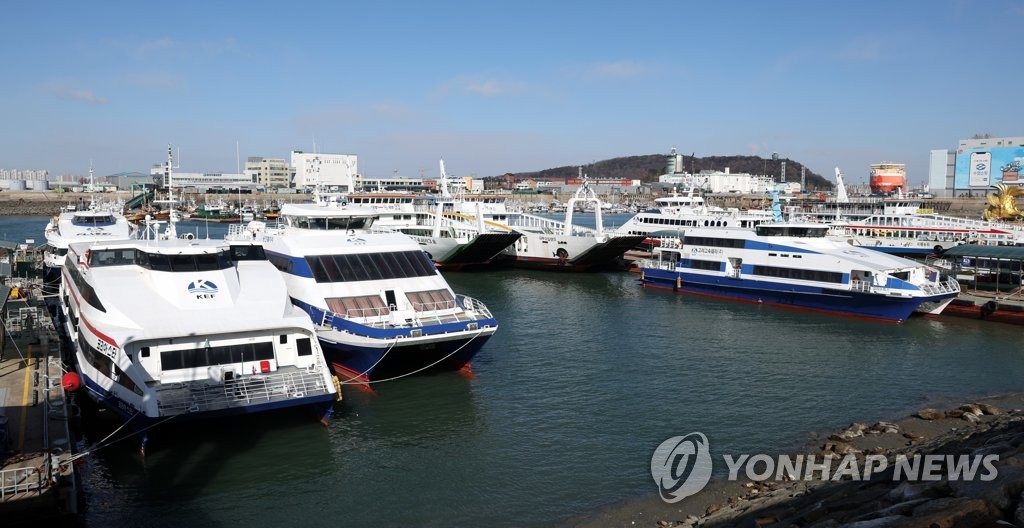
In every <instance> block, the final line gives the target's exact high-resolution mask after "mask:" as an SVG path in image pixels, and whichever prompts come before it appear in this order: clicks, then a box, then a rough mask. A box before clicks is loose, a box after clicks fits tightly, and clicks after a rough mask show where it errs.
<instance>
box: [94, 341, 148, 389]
mask: <svg viewBox="0 0 1024 528" xmlns="http://www.w3.org/2000/svg"><path fill="white" fill-rule="evenodd" d="M78 347H79V348H80V349H81V350H82V356H83V357H84V358H85V361H86V362H87V363H89V365H91V366H92V368H94V369H96V370H98V371H100V372H102V373H104V374H106V375H108V376H110V377H111V378H113V380H114V381H115V382H117V384H118V385H121V386H122V387H124V388H126V389H128V390H130V391H132V392H134V393H135V394H138V395H139V396H142V389H140V388H139V386H138V385H136V384H135V381H134V380H132V378H130V377H129V376H128V374H126V373H125V372H124V371H123V370H121V367H119V366H117V364H116V363H114V360H113V359H110V357H108V356H107V355H105V354H103V353H101V352H100V351H99V350H96V349H95V348H93V346H92V345H90V344H89V342H88V341H86V340H85V334H83V333H82V332H78Z"/></svg>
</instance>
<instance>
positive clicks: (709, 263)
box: [683, 259, 722, 271]
mask: <svg viewBox="0 0 1024 528" xmlns="http://www.w3.org/2000/svg"><path fill="white" fill-rule="evenodd" d="M683 265H684V266H686V267H688V268H690V269H702V270H709V271H721V270H722V263H721V262H718V261H715V260H697V259H683Z"/></svg>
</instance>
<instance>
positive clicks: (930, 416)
mask: <svg viewBox="0 0 1024 528" xmlns="http://www.w3.org/2000/svg"><path fill="white" fill-rule="evenodd" d="M917 416H918V417H919V418H921V419H922V420H941V419H943V418H945V417H946V413H944V412H942V411H939V410H937V409H932V408H931V407H928V408H925V409H921V410H920V411H917Z"/></svg>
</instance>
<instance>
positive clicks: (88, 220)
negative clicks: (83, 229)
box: [71, 215, 115, 226]
mask: <svg viewBox="0 0 1024 528" xmlns="http://www.w3.org/2000/svg"><path fill="white" fill-rule="evenodd" d="M71 223H72V224H74V225H79V226H108V225H114V224H115V222H114V217H113V216H112V215H75V216H73V217H72V218H71Z"/></svg>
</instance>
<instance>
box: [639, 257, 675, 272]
mask: <svg viewBox="0 0 1024 528" xmlns="http://www.w3.org/2000/svg"><path fill="white" fill-rule="evenodd" d="M677 264H678V262H677V261H675V260H657V259H643V260H641V261H640V264H639V267H640V268H653V269H659V270H665V271H675V270H676V266H677Z"/></svg>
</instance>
